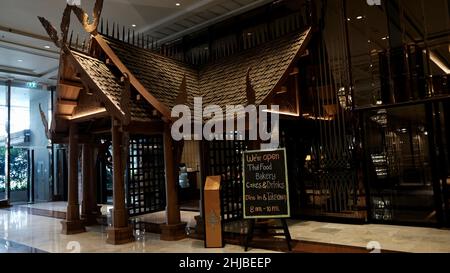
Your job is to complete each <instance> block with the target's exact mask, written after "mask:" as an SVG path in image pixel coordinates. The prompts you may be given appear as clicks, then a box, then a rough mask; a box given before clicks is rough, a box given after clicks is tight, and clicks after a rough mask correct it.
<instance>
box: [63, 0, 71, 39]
mask: <svg viewBox="0 0 450 273" xmlns="http://www.w3.org/2000/svg"><path fill="white" fill-rule="evenodd" d="M71 12H72V6H69V5H66V8H65V9H64V13H63V17H62V20H61V44H65V43H66V42H67V36H68V34H69V27H70V13H71Z"/></svg>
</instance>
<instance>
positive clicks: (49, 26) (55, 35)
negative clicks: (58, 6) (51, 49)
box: [38, 16, 61, 47]
mask: <svg viewBox="0 0 450 273" xmlns="http://www.w3.org/2000/svg"><path fill="white" fill-rule="evenodd" d="M38 18H39V21H40V22H41V24H42V26H43V27H44V29H45V31H46V32H47V34H48V36H49V37H50V39H51V40H52V41H53V43H54V44H55V45H56V46H57V47H61V44H60V42H59V37H58V31H57V30H56V29H55V28H54V27H53V26H52V24H51V23H50V22H49V21H48V20H47V19H45V18H44V17H40V16H38Z"/></svg>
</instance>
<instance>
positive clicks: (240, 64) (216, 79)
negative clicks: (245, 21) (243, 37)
mask: <svg viewBox="0 0 450 273" xmlns="http://www.w3.org/2000/svg"><path fill="white" fill-rule="evenodd" d="M101 38H102V39H104V40H105V41H106V44H107V45H108V46H109V47H110V48H111V49H112V51H113V52H114V54H116V56H117V57H118V58H119V59H120V61H121V62H122V63H123V64H124V65H125V66H126V67H127V68H128V69H129V70H130V72H131V73H132V74H133V75H134V76H135V77H136V78H137V79H138V81H140V83H141V84H142V85H143V86H144V87H145V89H147V91H148V92H150V93H151V94H152V95H153V96H154V97H155V98H156V99H157V100H158V101H160V102H162V103H163V104H164V105H166V106H167V107H168V108H169V109H171V108H172V107H173V106H174V105H175V104H176V100H177V97H178V95H179V90H180V86H181V85H182V81H183V78H184V77H186V91H187V100H188V104H189V105H192V103H193V97H195V96H201V97H203V104H204V105H205V104H209V105H210V104H216V105H219V106H221V107H225V106H226V105H247V104H248V101H247V95H246V92H245V90H246V87H247V72H248V70H249V69H250V71H249V80H250V82H251V85H252V87H253V89H254V92H255V100H256V101H255V103H256V104H257V105H258V104H261V103H263V102H264V100H265V99H267V98H268V97H269V96H270V94H271V92H272V91H274V90H275V89H276V88H277V87H279V86H278V85H279V84H280V83H282V81H283V79H284V78H285V77H286V76H287V75H288V74H289V73H290V71H289V69H290V68H292V65H293V63H294V61H295V60H296V58H297V57H299V55H301V54H302V52H303V51H304V50H305V49H306V45H307V41H308V40H309V38H310V29H308V30H306V31H304V32H301V33H294V34H290V35H287V36H284V37H281V38H279V39H277V40H274V41H272V42H268V43H265V44H262V45H260V46H258V47H256V48H253V49H250V50H246V51H243V52H241V53H238V54H236V55H233V56H229V57H225V58H223V59H221V60H219V61H216V62H214V63H210V64H207V65H206V66H203V67H201V68H198V67H194V66H191V65H189V64H186V63H183V62H180V61H177V60H174V59H171V58H168V57H165V56H162V55H159V54H156V53H153V52H150V51H149V50H147V49H143V48H139V47H136V46H133V45H130V44H128V43H124V42H122V41H119V40H116V39H111V38H107V37H103V36H102V37H101Z"/></svg>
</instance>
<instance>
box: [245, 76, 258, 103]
mask: <svg viewBox="0 0 450 273" xmlns="http://www.w3.org/2000/svg"><path fill="white" fill-rule="evenodd" d="M251 70H252V68H251V67H249V68H248V69H247V76H246V77H245V82H246V85H247V87H246V89H245V93H246V95H247V105H250V104H255V102H256V95H255V90H254V89H253V85H252V81H251V79H250V71H251Z"/></svg>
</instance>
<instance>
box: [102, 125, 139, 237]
mask: <svg viewBox="0 0 450 273" xmlns="http://www.w3.org/2000/svg"><path fill="white" fill-rule="evenodd" d="M120 127H121V126H120V124H119V122H118V121H117V120H114V119H113V120H112V130H111V134H112V145H113V206H114V208H113V210H112V227H109V228H108V229H107V232H108V236H107V239H106V242H107V243H109V244H114V245H117V244H125V243H128V242H131V241H133V240H134V237H133V229H132V227H131V225H129V224H128V213H127V210H126V207H125V183H124V166H123V164H122V162H123V160H122V157H123V156H126V155H125V154H124V153H123V152H122V148H123V147H122V131H121V128H120Z"/></svg>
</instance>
